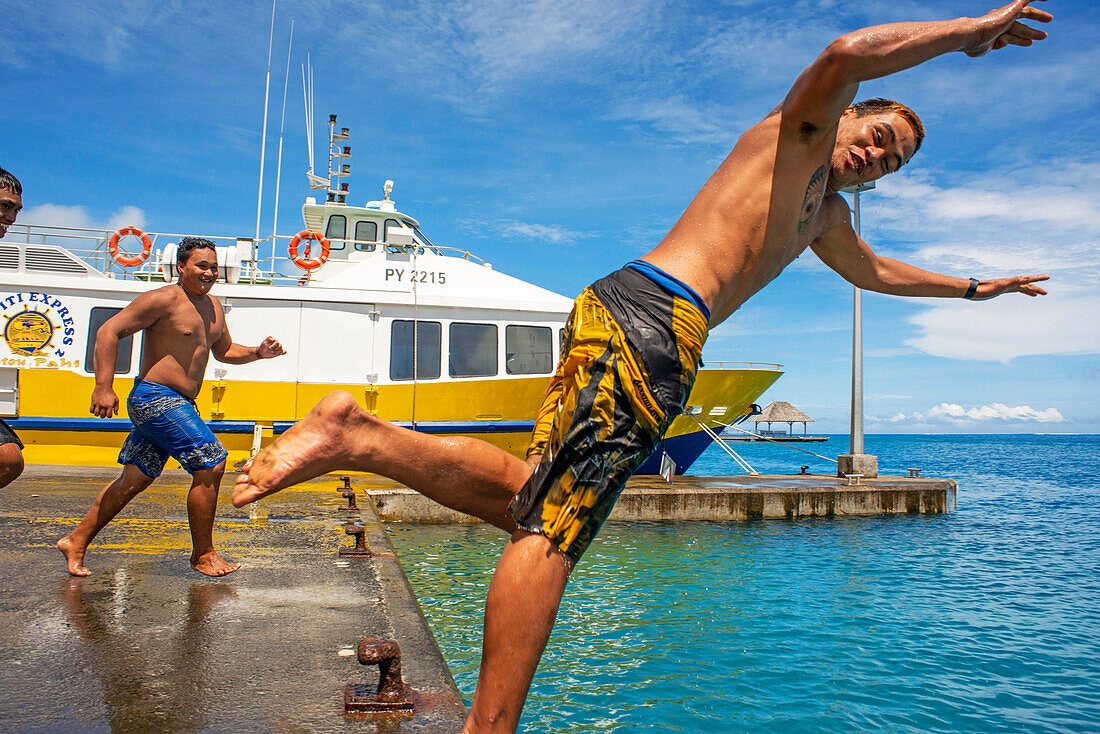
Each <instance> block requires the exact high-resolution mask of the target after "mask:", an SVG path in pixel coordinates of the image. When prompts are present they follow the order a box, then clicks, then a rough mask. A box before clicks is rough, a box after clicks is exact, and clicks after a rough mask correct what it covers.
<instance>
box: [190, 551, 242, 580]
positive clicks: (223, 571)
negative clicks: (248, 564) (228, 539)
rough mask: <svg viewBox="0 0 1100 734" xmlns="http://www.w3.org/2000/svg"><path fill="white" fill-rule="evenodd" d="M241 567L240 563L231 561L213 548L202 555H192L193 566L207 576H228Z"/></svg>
mask: <svg viewBox="0 0 1100 734" xmlns="http://www.w3.org/2000/svg"><path fill="white" fill-rule="evenodd" d="M240 567H241V564H239V563H230V562H229V561H227V560H225V559H224V558H222V557H221V556H219V555H218V552H217V551H215V550H213V549H211V550H208V551H206V552H205V553H203V554H202V555H200V556H194V555H193V556H191V568H193V569H195V570H196V571H198V572H199V573H201V574H205V575H206V576H226V575H228V574H231V573H233V572H234V571H236V570H237V569H238V568H240Z"/></svg>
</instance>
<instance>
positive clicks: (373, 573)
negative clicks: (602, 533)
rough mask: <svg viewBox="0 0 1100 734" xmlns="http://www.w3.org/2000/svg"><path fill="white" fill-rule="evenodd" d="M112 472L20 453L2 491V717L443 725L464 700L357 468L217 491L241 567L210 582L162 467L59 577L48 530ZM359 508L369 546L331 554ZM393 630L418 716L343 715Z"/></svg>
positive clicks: (8, 727) (185, 482) (199, 727)
mask: <svg viewBox="0 0 1100 734" xmlns="http://www.w3.org/2000/svg"><path fill="white" fill-rule="evenodd" d="M116 475H117V470H116V469H103V468H94V469H89V468H78V467H41V466H37V467H36V466H32V467H28V468H27V469H26V471H25V473H24V475H23V476H22V477H20V478H19V479H17V480H16V481H15V482H14V483H12V484H11V485H9V486H8V487H6V488H4V489H2V490H0V569H2V570H0V588H2V597H0V598H2V601H0V731H18V732H61V731H65V732H75V731H79V732H114V733H115V734H117V733H119V732H184V731H187V732H190V731H195V732H234V733H236V732H371V733H373V732H398V731H401V732H445V733H447V734H453V732H457V731H459V729H461V727H462V722H463V720H464V719H465V715H466V711H465V707H464V706H463V704H462V701H461V697H460V695H459V692H458V690H457V688H456V687H455V684H454V680H453V679H452V677H451V675H450V672H449V671H448V669H447V666H446V664H445V663H444V661H443V658H442V656H441V654H440V652H439V648H438V646H437V645H436V642H435V638H434V637H433V636H432V634H431V631H430V630H429V629H428V626H427V624H426V623H425V621H424V618H423V616H422V615H421V613H420V609H419V606H418V605H417V602H416V599H415V597H414V596H413V594H412V591H411V590H410V588H409V586H408V582H407V580H406V579H405V575H404V572H403V571H402V570H401V565H400V563H399V562H398V560H397V558H396V557H395V556H394V554H393V548H392V547H391V546H390V544H389V541H388V539H387V537H386V534H385V531H384V530H383V529H382V527H381V525H380V524H379V521H378V519H377V517H376V515H375V514H374V512H373V510H372V508H371V507H370V504H371V503H370V502H368V501H365V496H364V494H363V492H362V484H361V482H359V481H356V482H354V484H355V486H356V488H357V490H358V491H357V492H356V494H357V495H358V502H357V504H358V506H359V508H360V511H359V512H351V513H349V512H346V511H342V510H340V509H339V508H340V507H342V506H346V505H347V500H346V499H345V498H344V497H343V496H341V493H340V491H339V486H340V482H339V480H338V479H335V478H332V477H327V478H325V479H324V480H321V481H318V482H314V483H309V484H304V485H299V486H298V487H294V488H292V489H290V490H287V491H286V492H284V493H282V494H279V495H276V496H275V497H272V498H268V499H266V500H264V501H263V502H262V503H260V508H259V509H260V512H259V514H258V516H256V517H254V518H251V519H250V517H249V512H248V508H245V509H243V510H237V509H235V508H234V507H233V506H232V505H231V504H229V501H228V495H229V487H230V486H231V485H232V475H227V476H226V479H225V481H224V482H223V488H222V498H221V501H220V502H219V507H218V521H217V523H216V525H215V529H214V534H215V543H216V545H217V546H218V548H219V549H220V550H222V551H224V552H225V554H226V555H227V556H228V557H231V558H232V559H234V560H236V561H239V562H241V563H243V564H244V565H243V567H242V568H241V569H240V570H239V571H237V572H236V573H233V574H230V575H229V576H226V577H223V578H221V579H208V578H207V577H205V576H202V575H200V574H198V573H196V572H194V571H192V570H191V568H190V567H189V565H188V556H189V552H190V536H189V534H188V526H187V519H186V514H187V511H186V506H185V495H186V488H187V487H188V486H189V485H190V482H189V478H188V477H187V475H186V474H184V473H183V472H179V471H176V472H170V471H169V472H166V473H165V476H164V477H162V478H161V479H160V480H158V481H157V482H156V483H155V484H154V485H153V486H152V487H151V488H150V489H148V490H146V492H144V493H143V494H142V495H140V496H139V497H138V498H137V499H135V500H134V501H133V502H132V503H131V504H130V505H129V506H128V507H127V508H126V509H125V510H124V511H123V513H122V514H121V515H120V516H119V517H118V518H116V520H115V521H114V522H113V523H111V525H109V526H108V527H107V528H106V529H105V530H104V531H103V532H102V533H101V534H100V536H99V537H98V538H97V539H96V542H95V543H94V544H93V546H92V548H91V550H90V552H89V554H88V556H87V558H86V564H87V566H88V568H89V569H91V571H92V573H93V575H92V576H91V577H89V578H86V579H77V578H74V577H71V576H69V575H68V573H66V570H65V566H64V563H63V559H62V556H61V554H60V553H59V552H58V551H57V549H56V548H55V547H54V543H55V542H56V541H57V539H58V538H60V537H61V536H62V535H64V534H65V533H67V532H68V531H69V529H70V528H71V527H72V526H73V525H74V524H75V523H76V521H77V520H78V519H79V518H80V517H81V516H83V514H84V513H85V512H86V511H87V509H88V506H89V505H90V504H91V502H92V500H93V499H94V497H95V495H96V493H97V492H98V491H99V490H100V489H101V488H102V487H103V485H104V484H106V482H107V481H109V480H110V479H112V478H113V477H114V476H116ZM349 518H350V519H353V520H360V519H361V522H362V523H363V526H364V530H365V536H364V538H365V544H366V546H368V547H369V548H370V549H371V550H372V551H373V553H374V555H373V557H341V556H338V555H337V549H338V548H340V547H345V548H350V547H351V546H352V545H353V544H354V540H353V538H352V537H351V536H348V535H346V534H345V531H344V527H345V523H346V521H347V520H348V519H349ZM368 637H376V638H384V639H389V640H395V641H397V643H398V645H399V646H400V649H401V668H402V673H403V678H404V682H405V684H406V685H407V686H408V687H409V688H411V689H412V692H411V694H410V696H409V698H410V699H411V700H412V701H413V703H414V706H415V710H414V713H412V714H400V713H399V714H387V715H381V716H379V715H375V714H350V715H349V714H346V713H345V710H344V704H345V701H344V693H345V688H346V687H347V685H348V684H367V686H368V687H369V686H373V685H376V684H377V681H378V672H379V670H378V667H368V666H362V665H360V664H359V663H358V661H357V658H356V656H355V651H356V650H355V648H356V646H357V645H358V643H359V641H360V640H361V639H363V638H368Z"/></svg>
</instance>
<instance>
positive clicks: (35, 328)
mask: <svg viewBox="0 0 1100 734" xmlns="http://www.w3.org/2000/svg"><path fill="white" fill-rule="evenodd" d="M0 320H2V323H3V336H4V342H5V343H6V344H7V346H8V349H9V350H10V351H11V355H12V356H11V357H9V358H6V359H3V360H0V363H2V364H3V365H4V366H14V367H46V368H50V367H53V368H57V367H79V362H74V361H73V360H72V358H71V355H68V354H67V352H68V351H69V350H70V348H71V347H72V344H73V337H74V335H75V334H76V328H75V320H74V319H73V316H72V314H71V313H70V311H69V309H68V308H67V307H66V306H65V304H64V303H62V302H61V300H60V299H58V298H55V297H54V296H51V295H50V294H48V293H41V292H37V291H29V292H22V293H15V294H12V295H10V296H8V297H6V298H3V299H0ZM32 357H33V358H34V359H29V358H32Z"/></svg>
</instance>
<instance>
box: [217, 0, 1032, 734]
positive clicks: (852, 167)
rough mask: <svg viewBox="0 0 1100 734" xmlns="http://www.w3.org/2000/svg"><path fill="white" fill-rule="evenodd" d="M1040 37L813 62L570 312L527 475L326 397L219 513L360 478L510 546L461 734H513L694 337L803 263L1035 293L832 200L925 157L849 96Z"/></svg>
mask: <svg viewBox="0 0 1100 734" xmlns="http://www.w3.org/2000/svg"><path fill="white" fill-rule="evenodd" d="M1049 20H1051V16H1050V14H1049V13H1047V12H1045V11H1042V10H1039V9H1037V8H1033V7H1031V0H1016V1H1015V2H1012V3H1010V4H1008V5H1006V6H1004V7H1002V8H999V9H997V10H994V11H992V12H990V13H987V14H986V15H985V16H983V17H980V18H958V19H955V20H948V21H941V22H916V23H895V24H891V25H887V26H876V27H872V28H864V29H862V30H858V31H854V32H852V33H849V34H847V35H844V36H841V37H840V38H838V39H837V40H836V41H834V42H833V43H832V44H830V45H829V46H828V47H827V48H826V49H825V50H824V51H822V52H821V54H820V55H819V56H818V57H817V59H816V60H814V61H813V63H811V64H810V66H809V67H807V68H806V69H805V71H803V72H802V74H801V75H800V76H799V77H798V79H797V80H796V81H795V83H794V86H793V87H792V88H791V90H790V92H788V94H787V96H786V98H785V99H784V100H783V101H782V102H781V103H780V104H779V105H778V106H777V107H775V108H774V109H773V110H772V111H771V112H770V113H768V114H767V115H766V116H765V117H764V119H763V120H761V121H760V122H759V123H757V124H756V125H754V126H753V127H752V128H750V129H749V130H747V131H746V132H745V133H744V134H743V135H742V136H741V138H740V139H739V140H738V142H737V144H736V145H735V146H734V149H733V151H732V152H731V153H730V154H729V156H728V157H727V158H726V160H725V161H724V162H723V163H722V165H721V166H720V167H719V168H718V170H717V172H716V173H715V174H714V175H713V176H712V177H711V178H710V180H708V181H707V182H706V184H704V186H703V188H702V189H701V190H700V191H699V193H698V194H697V195H696V197H695V198H694V199H693V200H692V202H691V203H690V204H689V205H688V208H687V210H686V211H685V212H684V214H683V216H682V217H681V218H680V220H679V221H677V222H676V223H675V224H674V225H673V227H672V229H671V230H670V231H669V232H668V234H667V235H665V237H664V239H662V240H661V242H660V243H658V244H657V246H656V247H655V248H654V249H653V250H652V251H650V252H649V253H648V254H646V255H645V256H643V257H642V259H641V260H640V261H635V262H634V263H631V264H630V265H628V266H627V267H626V268H625V269H623V270H621V271H619V272H617V273H613V274H612V275H610V276H608V277H607V278H604V279H602V280H600V281H597V282H596V283H594V284H593V285H592V286H590V287H589V288H587V289H585V291H584V293H582V294H581V296H580V297H579V298H578V299H577V300H576V302H575V304H574V307H573V312H572V315H571V316H570V317H569V321H568V323H567V326H566V334H565V339H564V345H563V349H562V355H561V360H560V362H559V365H558V370H557V373H556V374H555V376H554V377H553V378H552V380H551V382H550V388H549V391H548V392H547V395H546V398H545V400H544V402H543V404H542V407H541V409H540V410H539V412H538V417H537V419H536V425H535V430H534V435H533V436H532V442H531V447H530V450H529V453H528V458H527V461H526V462H524V461H522V460H520V459H519V458H516V457H513V456H511V455H509V454H507V453H505V452H504V451H501V450H500V449H497V448H494V447H493V446H491V445H489V444H487V443H484V442H480V441H476V440H474V439H463V438H436V437H432V436H426V435H421V434H418V433H416V432H414V431H409V430H407V429H404V428H401V427H399V426H395V425H392V424H389V423H385V422H384V421H380V420H379V419H378V418H377V417H375V416H373V415H370V414H369V413H367V412H365V411H363V410H362V409H361V408H359V407H358V406H357V405H356V403H355V400H354V398H352V396H351V395H349V394H347V393H333V394H331V395H329V396H327V397H326V398H325V399H324V400H322V401H321V402H320V403H318V405H317V406H316V407H315V408H314V409H313V411H312V412H311V413H310V414H309V415H308V416H307V417H306V418H305V419H304V420H302V421H301V422H300V423H298V424H297V425H295V426H294V427H293V428H292V429H291V430H289V431H287V432H286V433H284V434H283V435H282V436H281V437H280V438H279V439H278V440H276V441H275V442H274V443H273V444H272V445H271V446H269V447H268V448H267V449H265V450H264V451H261V452H260V453H259V454H258V455H257V456H256V458H255V460H254V461H252V462H251V463H250V464H249V465H246V467H245V469H246V472H247V473H246V474H245V475H243V476H242V477H240V478H239V479H238V480H237V489H236V491H235V492H234V495H233V504H235V505H236V506H238V507H240V506H241V505H243V504H245V503H247V502H251V501H253V500H255V499H258V498H260V497H263V496H265V495H268V494H271V493H272V492H277V491H278V490H279V489H281V488H283V487H286V486H289V485H291V484H294V483H296V482H300V481H303V480H305V479H308V478H311V477H314V476H318V475H320V474H323V473H325V472H326V471H332V470H335V469H359V470H362V471H369V472H376V473H379V474H383V475H385V476H388V477H392V478H393V479H396V480H397V481H399V482H401V483H403V484H405V485H407V486H409V487H411V488H413V489H415V490H417V491H419V492H422V493H423V494H425V495H427V496H429V497H431V498H432V499H434V500H436V501H438V502H440V503H442V504H444V505H447V506H448V507H451V508H453V509H456V510H459V511H461V512H465V513H468V514H472V515H476V516H478V517H480V518H481V519H483V520H485V521H486V522H490V523H493V524H494V525H496V526H497V527H500V528H502V529H504V530H506V531H507V532H509V533H511V534H512V535H511V539H510V541H509V542H508V544H507V545H506V546H505V549H504V552H503V554H502V555H501V559H500V562H499V563H498V565H497V569H496V572H495V574H494V575H493V580H492V583H491V584H490V586H489V593H488V597H487V599H486V602H485V635H484V643H483V649H482V658H481V672H480V675H479V677H478V683H477V690H476V692H475V693H474V700H473V705H472V707H471V709H470V713H469V717H468V718H467V720H466V726H465V729H464V731H466V732H514V731H515V730H516V726H517V724H518V722H519V717H520V713H521V712H522V710H523V703H524V700H525V699H526V696H527V690H528V688H529V686H530V684H531V680H532V677H533V676H534V674H535V670H536V668H537V666H538V662H539V658H540V657H541V655H542V651H543V648H544V647H545V645H546V641H547V639H548V637H549V636H550V631H551V630H552V629H553V626H554V620H555V618H556V616H557V612H558V605H559V604H560V602H561V597H562V594H563V592H564V590H565V586H566V583H567V581H568V579H569V574H570V572H571V571H572V569H573V566H574V565H575V563H576V561H577V559H578V558H580V555H581V553H583V552H584V549H585V548H586V547H587V546H588V544H589V543H590V542H591V540H592V537H593V536H594V535H595V534H596V531H597V530H598V529H599V527H600V524H601V523H602V522H603V521H604V520H605V519H606V517H607V515H608V513H609V512H610V511H611V507H612V506H613V505H614V503H615V500H616V498H617V497H618V495H619V493H620V491H621V490H622V488H623V485H624V483H625V482H626V479H627V478H628V477H629V476H630V474H631V473H632V472H633V471H634V470H635V469H636V468H637V467H638V465H639V464H640V463H641V462H642V461H643V460H644V459H645V458H647V455H648V454H649V453H650V452H651V451H652V450H653V447H654V445H655V442H656V441H657V440H658V438H659V437H660V435H661V433H662V432H663V431H664V430H665V429H666V428H667V427H668V424H669V423H670V422H671V420H672V418H673V417H675V415H676V414H677V413H678V412H679V410H680V408H681V406H682V405H683V404H684V401H685V400H686V398H687V395H688V391H689V390H690V389H691V386H692V383H693V381H694V378H695V370H696V368H697V366H698V363H699V355H700V353H701V351H702V346H703V341H704V340H705V338H706V333H707V329H708V328H713V327H715V326H717V325H718V324H720V323H722V322H723V321H724V320H725V319H727V318H728V317H729V316H730V315H731V314H732V313H733V312H734V311H736V310H737V309H738V308H739V307H740V306H741V305H742V304H743V303H744V302H745V301H747V300H748V299H749V297H750V296H752V295H753V294H754V293H756V292H757V291H758V290H760V289H761V288H763V287H764V286H765V285H767V284H768V283H769V282H771V281H772V280H773V279H774V278H775V277H776V276H778V275H779V273H781V272H782V271H783V269H784V268H785V267H786V266H787V265H789V264H790V263H791V262H793V261H794V259H795V258H796V257H798V256H799V255H800V254H801V253H802V252H804V251H805V250H806V249H807V248H809V249H811V250H812V251H813V252H814V254H815V255H817V257H819V258H820V259H821V260H822V261H823V262H824V263H825V264H826V265H828V266H829V267H831V268H832V269H833V270H835V271H836V272H837V273H839V274H840V275H841V276H843V277H844V278H845V279H846V280H848V281H849V282H851V283H853V284H854V285H856V286H858V287H859V288H863V289H867V290H874V291H878V292H880V293H890V294H894V295H900V296H923V297H938V298H964V299H969V300H985V299H988V298H992V297H995V296H999V295H1001V294H1004V293H1013V292H1015V293H1022V294H1024V295H1026V296H1040V295H1043V294H1045V293H1046V291H1044V290H1043V289H1042V288H1040V287H1039V286H1037V285H1036V283H1037V282H1039V281H1043V280H1046V279H1047V276H1045V275H1022V276H1017V277H1011V278H996V279H989V280H978V279H976V278H958V277H953V276H949V275H941V274H939V273H932V272H929V271H926V270H921V269H919V268H916V267H913V266H911V265H907V264H906V263H902V262H899V261H897V260H893V259H891V258H887V257H882V256H880V255H877V254H876V253H875V252H874V251H873V250H872V249H871V248H870V247H869V246H868V245H867V243H866V242H864V241H863V240H862V239H861V238H860V237H859V235H858V234H857V233H856V231H855V229H854V228H853V227H852V222H851V213H850V211H849V209H848V205H847V203H846V202H845V201H844V199H843V198H842V197H841V196H840V194H839V192H840V191H841V190H843V189H846V188H848V187H852V186H857V185H859V184H862V183H868V182H870V181H874V180H876V179H879V178H881V177H882V176H884V175H886V174H888V173H893V172H895V171H897V170H898V168H900V167H901V166H902V165H904V164H905V163H907V162H908V161H909V160H910V158H912V157H913V155H914V154H915V153H916V152H917V149H918V148H919V147H920V144H921V141H922V139H923V137H924V127H923V125H922V124H921V122H920V120H919V119H918V118H917V116H916V114H915V113H914V112H913V111H912V110H911V109H909V108H908V107H905V106H904V105H901V104H898V103H896V102H892V101H889V100H884V99H872V100H866V101H863V102H859V103H857V104H852V103H853V101H854V99H855V95H856V92H857V90H858V88H859V85H860V83H861V82H864V81H867V80H870V79H877V78H880V77H885V76H888V75H890V74H893V73H895V72H898V71H902V70H903V69H907V68H910V67H912V66H916V65H917V64H920V63H923V62H925V61H928V60H929V59H932V58H934V57H936V56H940V55H943V54H947V53H950V52H952V51H959V52H963V53H965V54H967V55H968V56H983V55H985V54H986V53H989V52H990V51H994V50H998V49H1002V48H1004V47H1005V46H1008V45H1014V46H1030V45H1032V43H1033V42H1034V41H1036V40H1040V39H1042V38H1044V37H1045V36H1046V34H1045V33H1043V32H1042V31H1039V30H1037V29H1035V28H1033V27H1031V26H1030V25H1028V24H1027V23H1025V22H1024V21H1038V22H1046V21H1049ZM971 142H973V141H971Z"/></svg>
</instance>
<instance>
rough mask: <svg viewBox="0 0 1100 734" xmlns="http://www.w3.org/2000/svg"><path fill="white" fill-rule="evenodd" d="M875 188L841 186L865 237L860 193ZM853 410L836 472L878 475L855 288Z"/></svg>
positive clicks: (858, 296) (858, 230)
mask: <svg viewBox="0 0 1100 734" xmlns="http://www.w3.org/2000/svg"><path fill="white" fill-rule="evenodd" d="M873 188H875V183H874V181H871V182H869V183H865V184H859V185H858V186H850V187H848V188H846V189H841V191H843V192H844V193H846V194H851V195H852V209H853V219H854V222H855V229H856V234H857V235H859V236H860V237H862V236H863V235H862V231H861V227H860V219H859V194H860V192H862V191H870V190H871V189H873ZM852 291H853V296H852V414H851V423H850V428H851V432H850V435H849V443H848V453H847V454H842V455H841V456H838V457H837V475H838V476H844V475H845V474H862V475H863V476H865V477H877V476H878V457H877V456H872V455H870V454H865V453H863V298H862V291H861V290H860V289H859V288H858V287H855V286H853V288H852Z"/></svg>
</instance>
